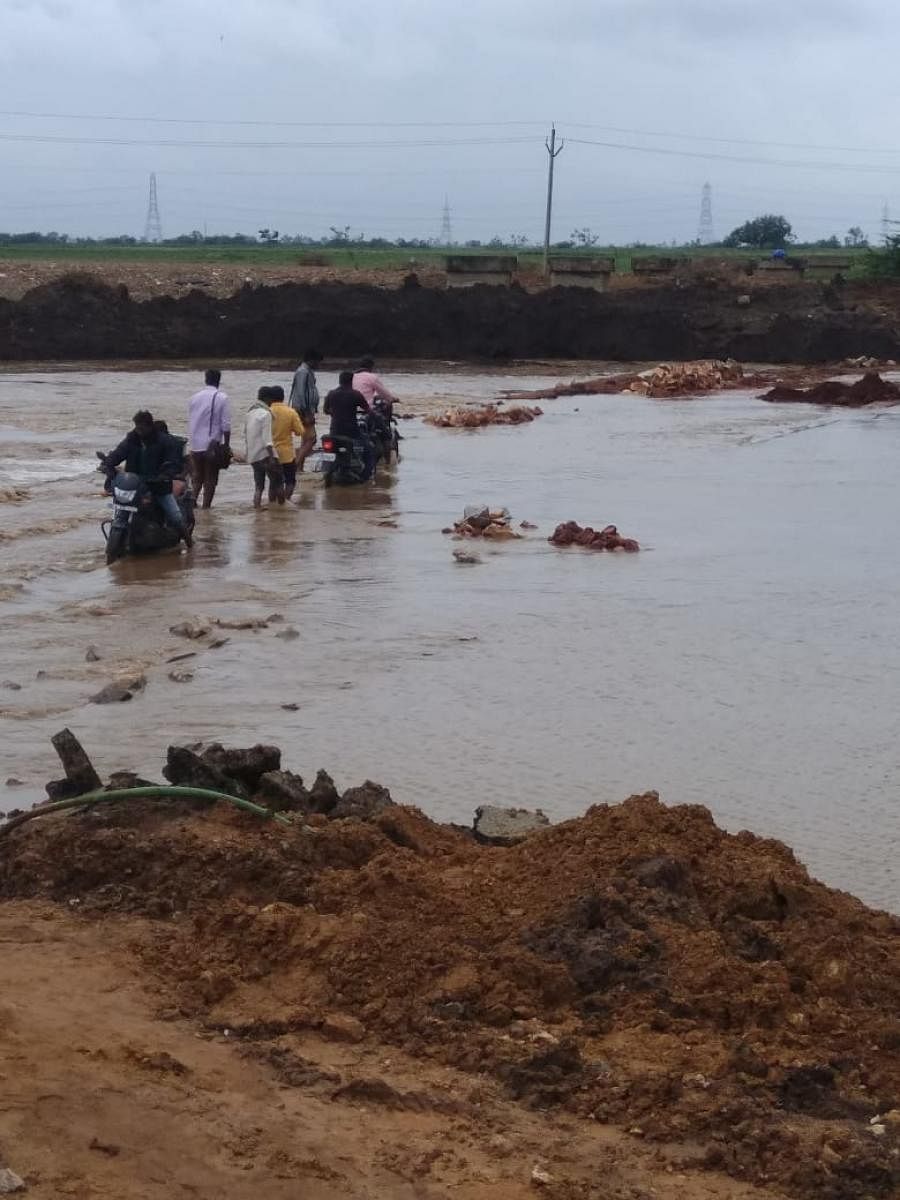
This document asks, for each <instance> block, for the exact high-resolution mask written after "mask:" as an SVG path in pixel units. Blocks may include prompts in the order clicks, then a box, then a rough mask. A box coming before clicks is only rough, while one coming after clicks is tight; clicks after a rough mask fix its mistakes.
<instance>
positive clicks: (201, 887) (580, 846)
mask: <svg viewBox="0 0 900 1200" xmlns="http://www.w3.org/2000/svg"><path fill="white" fill-rule="evenodd" d="M170 757H171V756H170ZM172 762H174V759H172V760H171V761H170V766H169V776H170V778H171V777H172V771H171V768H172ZM276 774H278V779H279V780H281V781H282V784H284V785H285V786H286V785H287V784H290V785H291V787H292V788H293V789H294V791H295V792H296V793H297V796H298V797H299V799H298V800H297V803H298V804H299V808H296V809H295V819H294V821H293V823H291V824H288V825H277V826H276V825H275V823H273V822H260V820H259V818H258V817H248V816H245V815H243V814H239V813H235V812H233V811H232V810H230V809H227V810H221V809H219V808H213V809H207V810H205V811H202V812H191V811H190V810H189V809H187V808H185V807H183V806H182V805H181V803H180V802H179V803H178V804H177V805H174V806H173V805H166V806H160V805H158V804H156V805H150V806H147V805H140V804H132V805H126V806H124V807H123V806H121V805H118V804H107V805H103V806H101V807H100V809H98V810H94V811H93V812H90V813H85V814H82V815H78V816H69V817H62V818H60V817H58V816H50V817H44V818H42V819H41V820H37V821H33V822H31V823H30V824H29V825H28V826H27V828H25V827H23V828H21V829H12V830H10V831H9V834H8V836H7V837H5V838H4V839H3V842H2V844H0V899H2V900H4V901H7V902H9V901H13V902H19V901H21V900H28V901H39V902H47V901H51V902H55V903H59V904H62V905H63V906H64V908H65V909H66V910H68V911H72V910H73V909H74V910H77V911H78V912H79V913H81V914H83V915H84V916H85V917H86V918H88V919H89V920H90V921H92V922H93V921H98V922H107V921H110V920H122V919H126V918H127V919H128V920H129V921H134V920H136V919H139V920H141V921H145V922H148V924H147V925H146V926H144V928H143V932H142V933H141V934H140V935H139V936H137V935H136V937H135V942H134V949H135V951H136V953H137V955H138V958H139V960H140V962H141V963H142V966H143V969H144V971H146V973H147V976H148V978H151V979H153V980H154V981H155V984H154V986H156V987H157V988H159V989H160V990H161V993H162V995H163V996H164V997H165V1005H166V1007H167V1010H168V1011H169V1012H170V1013H171V1014H173V1015H175V1014H177V1015H178V1016H179V1017H180V1018H181V1019H190V1020H195V1021H196V1020H199V1021H201V1022H203V1023H204V1026H205V1027H206V1028H207V1029H218V1030H222V1029H228V1030H229V1031H230V1033H229V1036H230V1037H231V1038H233V1039H234V1040H235V1041H236V1042H237V1043H238V1044H243V1045H245V1046H247V1047H248V1048H251V1049H252V1053H253V1054H254V1055H255V1056H256V1058H257V1059H258V1060H265V1061H267V1062H269V1063H270V1064H271V1065H272V1066H273V1068H274V1069H276V1070H277V1071H281V1072H282V1073H284V1072H285V1071H287V1072H288V1076H286V1077H288V1078H294V1076H296V1079H295V1080H294V1082H295V1083H296V1080H297V1079H300V1078H301V1076H302V1074H303V1073H302V1070H300V1068H301V1067H303V1062H302V1059H301V1060H298V1059H297V1054H298V1049H297V1045H296V1044H295V1041H294V1039H296V1038H298V1037H300V1038H302V1037H303V1036H306V1034H308V1033H309V1031H319V1032H323V1031H324V1032H326V1033H327V1032H328V1031H329V1030H330V1031H331V1033H332V1034H333V1036H335V1037H339V1038H342V1039H344V1040H349V1041H351V1042H354V1043H358V1044H360V1045H363V1044H367V1043H368V1042H369V1041H371V1042H372V1043H373V1044H374V1043H377V1044H380V1045H381V1046H383V1047H385V1048H387V1047H393V1048H395V1049H396V1051H399V1052H400V1053H402V1054H403V1055H404V1056H406V1057H407V1058H408V1059H409V1060H410V1061H413V1060H421V1061H423V1062H427V1063H432V1064H441V1065H442V1066H443V1067H445V1068H447V1069H450V1070H454V1071H457V1072H461V1073H463V1074H465V1075H470V1076H473V1077H479V1078H482V1079H489V1080H491V1081H492V1085H496V1086H499V1087H500V1088H502V1090H503V1093H504V1094H505V1096H506V1097H507V1098H508V1099H509V1100H512V1101H516V1102H519V1103H520V1104H522V1105H524V1106H525V1107H526V1108H537V1109H542V1110H548V1111H550V1112H555V1113H557V1114H567V1115H568V1116H569V1117H570V1118H574V1119H576V1120H578V1119H583V1120H588V1121H591V1122H599V1123H602V1124H604V1125H610V1126H613V1127H618V1128H620V1129H624V1130H625V1131H628V1133H629V1134H630V1136H631V1137H632V1138H635V1139H638V1140H640V1141H642V1142H653V1143H656V1144H658V1145H671V1144H673V1143H677V1144H681V1145H682V1146H683V1147H684V1150H683V1151H682V1154H681V1159H680V1161H681V1162H682V1163H684V1164H685V1165H687V1164H692V1165H693V1166H694V1168H696V1167H702V1168H704V1169H706V1170H711V1171H716V1172H723V1173H725V1174H727V1175H729V1176H731V1178H732V1179H733V1180H734V1181H735V1182H738V1181H740V1182H753V1183H755V1184H757V1185H759V1186H766V1185H770V1184H775V1185H777V1187H778V1188H779V1189H781V1191H782V1193H783V1194H785V1195H788V1196H791V1197H796V1198H802V1200H813V1198H815V1200H822V1198H827V1200H862V1198H863V1197H864V1196H865V1197H877V1198H882V1197H883V1198H884V1200H887V1198H888V1197H892V1196H895V1195H896V1190H897V1188H898V1186H900V1166H898V1161H900V1157H898V1150H900V1058H898V1055H897V1047H898V1045H900V1026H898V1021H897V1012H898V1008H900V954H898V948H900V924H898V921H897V919H896V918H894V917H892V916H890V915H888V914H885V913H878V912H874V911H872V910H870V909H867V908H866V907H865V906H864V905H862V904H861V903H860V902H859V901H857V900H855V899H853V898H852V897H850V896H847V895H845V894H842V893H839V892H835V891H833V890H831V889H829V888H827V887H825V886H824V885H823V884H820V883H817V882H816V881H814V880H812V879H811V878H810V877H809V875H808V874H807V872H806V871H805V869H804V868H803V867H802V866H801V865H800V864H799V863H798V862H797V861H796V859H795V858H794V855H793V854H792V853H791V851H790V850H789V849H788V848H787V847H786V846H784V845H782V844H780V843H777V842H773V841H770V840H764V839H761V838H757V837H754V836H753V835H751V834H749V833H742V834H739V835H737V836H732V835H728V834H726V833H724V832H722V831H721V830H720V829H718V828H717V827H716V825H715V824H714V823H713V820H712V818H711V816H710V814H709V812H708V811H707V810H706V809H703V808H701V807H699V806H682V807H674V808H669V807H666V806H664V805H662V804H661V803H660V802H659V800H658V798H657V797H656V795H655V794H648V795H644V796H638V797H633V798H632V799H631V800H629V801H627V802H626V803H625V804H623V805H619V806H613V807H608V806H605V805H602V806H597V807H594V808H592V809H590V810H589V811H588V813H587V814H586V815H585V816H584V817H582V818H580V819H578V820H573V821H568V822H566V823H564V824H560V825H557V826H553V827H551V828H548V829H546V830H544V831H541V832H537V833H534V834H532V835H531V836H530V837H529V838H528V839H527V840H526V841H524V842H522V843H520V844H518V845H514V846H512V847H505V846H490V845H488V846H485V845H481V844H479V842H477V841H476V840H474V839H473V837H472V836H471V835H470V834H468V833H466V832H465V831H462V830H459V829H456V828H453V827H447V826H440V825H436V824H435V823H433V822H432V821H430V820H428V819H427V818H426V817H425V816H423V815H422V814H421V813H420V812H418V811H417V810H415V809H411V808H402V807H398V806H396V805H393V804H391V802H390V797H389V795H388V794H387V793H386V792H385V791H384V789H381V788H378V787H377V786H375V785H372V784H367V785H365V786H364V787H361V788H356V789H350V791H348V792H346V793H345V794H344V795H343V797H338V795H337V792H336V791H334V789H333V786H332V785H331V781H330V780H328V779H327V778H325V777H324V776H321V777H320V779H319V780H318V781H317V783H316V785H315V787H314V788H313V790H312V791H311V792H309V793H307V792H306V791H305V790H304V789H302V787H301V785H300V781H299V780H296V779H292V778H288V777H287V776H285V777H282V776H281V774H280V773H276ZM242 778H243V776H242ZM266 778H269V777H268V776H267V777H266ZM260 789H262V790H260ZM250 790H251V791H254V794H256V793H257V792H258V793H259V796H260V797H261V798H262V797H264V796H265V795H266V794H268V793H267V792H266V790H265V788H263V787H262V783H260V784H258V785H255V786H254V787H253V788H251V789H250ZM282 790H283V788H282ZM381 1053H382V1056H383V1057H384V1058H386V1059H390V1058H391V1051H390V1050H387V1049H385V1050H384V1051H382V1052H381ZM298 1062H299V1065H298ZM297 1071H300V1074H299V1075H298V1074H297ZM291 1072H293V1075H292V1074H291ZM382 1091H383V1088H382ZM688 1146H691V1147H693V1149H691V1150H688V1149H687V1147H688ZM562 1194H563V1193H560V1195H562ZM564 1194H565V1195H566V1196H567V1197H568V1196H576V1195H577V1196H579V1197H581V1196H582V1195H584V1196H594V1195H600V1194H601V1193H599V1192H593V1191H590V1190H585V1191H583V1192H582V1191H574V1192H569V1191H566V1192H565V1193H564ZM612 1194H616V1195H618V1194H619V1193H612ZM735 1194H736V1193H735Z"/></svg>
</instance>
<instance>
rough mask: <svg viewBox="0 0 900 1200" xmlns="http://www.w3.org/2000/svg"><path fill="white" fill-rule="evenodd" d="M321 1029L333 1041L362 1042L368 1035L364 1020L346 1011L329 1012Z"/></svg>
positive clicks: (323, 1034) (324, 1035)
mask: <svg viewBox="0 0 900 1200" xmlns="http://www.w3.org/2000/svg"><path fill="white" fill-rule="evenodd" d="M319 1031H320V1032H321V1034H322V1036H323V1037H326V1038H328V1039H329V1040H330V1041H332V1042H361V1041H362V1040H363V1039H364V1038H365V1036H366V1027H365V1025H363V1023H362V1021H358V1020H357V1019H356V1017H350V1016H347V1015H346V1014H344V1013H329V1014H328V1016H327V1017H325V1019H324V1020H323V1021H322V1024H321V1025H320V1026H319Z"/></svg>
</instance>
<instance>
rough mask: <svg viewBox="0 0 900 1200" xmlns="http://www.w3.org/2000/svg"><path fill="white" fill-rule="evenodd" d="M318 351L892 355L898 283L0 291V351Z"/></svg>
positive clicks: (488, 355)
mask: <svg viewBox="0 0 900 1200" xmlns="http://www.w3.org/2000/svg"><path fill="white" fill-rule="evenodd" d="M311 344H316V345H318V346H320V347H321V348H322V349H323V351H324V353H325V354H326V356H327V357H328V358H329V359H348V358H351V357H353V356H357V355H359V354H362V353H372V354H377V355H379V356H381V357H383V358H419V359H421V358H431V359H442V358H443V359H447V358H451V359H460V360H468V361H505V360H509V359H523V358H551V359H552V358H560V359H563V358H565V359H573V358H585V359H610V360H621V361H635V360H649V359H654V360H658V359H690V358H736V359H738V360H740V361H744V362H794V363H822V362H833V361H838V360H841V359H843V358H847V357H852V356H859V355H871V356H873V357H876V358H880V359H889V358H900V289H893V288H885V287H883V286H882V287H878V288H875V287H872V286H864V285H853V286H846V287H837V286H833V285H829V286H821V287H820V286H817V285H812V284H803V285H798V286H796V287H788V286H785V287H779V288H772V287H769V288H759V289H758V290H757V291H755V292H753V293H751V294H749V301H748V293H746V292H741V291H740V289H739V288H734V287H730V286H725V285H722V286H701V285H695V286H684V287H679V286H672V287H658V288H644V289H634V290H623V291H615V292H610V293H608V294H598V293H594V292H591V291H585V290H581V289H565V288H554V289H549V290H546V291H539V292H528V291H525V290H524V289H521V288H518V287H512V288H490V287H476V288H471V289H440V288H434V287H422V286H420V285H419V283H418V281H417V280H415V279H414V278H413V277H410V278H408V279H407V281H406V282H405V284H404V285H403V286H402V287H399V288H393V289H391V288H382V287H375V286H370V285H359V284H351V283H340V282H325V283H319V284H308V283H307V284H303V283H296V284H292V283H286V284H281V285H279V286H276V287H268V286H259V287H257V286H251V285H248V286H246V287H244V288H241V289H240V290H239V291H237V292H236V293H234V294H233V295H231V296H229V297H217V296H214V295H211V294H209V293H207V292H204V291H201V290H194V291H191V292H189V293H188V294H186V295H183V296H180V297H178V298H174V297H169V296H162V297H160V296H156V297H152V298H150V299H146V300H135V299H133V298H132V296H131V295H130V293H129V291H128V287H127V285H126V284H124V283H123V284H120V285H118V286H114V285H110V284H108V283H104V282H102V281H100V280H98V279H96V278H94V277H92V276H90V275H87V274H83V273H77V274H70V275H67V276H62V277H61V278H59V279H58V280H55V281H53V282H51V283H46V284H42V285H41V286H39V287H36V288H33V289H32V290H31V291H29V292H27V293H26V294H25V295H24V296H22V297H21V298H20V299H17V300H10V299H0V360H5V361H7V362H23V361H37V360H40V361H54V360H56V361H73V360H101V361H102V360H104V359H116V360H127V359H160V360H167V359H169V360H176V359H181V360H183V359H188V358H203V359H208V360H210V361H223V360H228V359H232V358H269V359H278V360H285V361H293V360H294V359H296V357H297V355H298V354H299V353H301V352H302V349H303V347H304V346H306V345H311Z"/></svg>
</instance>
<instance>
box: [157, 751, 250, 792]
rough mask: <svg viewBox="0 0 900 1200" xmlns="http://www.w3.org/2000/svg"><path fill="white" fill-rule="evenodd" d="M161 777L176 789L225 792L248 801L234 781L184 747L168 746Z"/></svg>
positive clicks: (242, 790)
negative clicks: (193, 788)
mask: <svg viewBox="0 0 900 1200" xmlns="http://www.w3.org/2000/svg"><path fill="white" fill-rule="evenodd" d="M163 775H165V777H166V779H168V781H169V783H172V784H175V786H176V787H197V788H207V789H209V790H211V791H214V792H225V793H226V795H228V796H241V797H242V798H243V799H245V800H246V799H249V797H248V795H247V791H246V789H245V788H243V787H242V786H241V785H240V784H239V783H238V782H237V780H235V779H230V778H229V777H228V776H227V775H225V774H224V772H222V771H220V770H219V769H218V768H217V767H215V766H213V765H212V764H211V763H208V762H205V761H204V760H203V759H202V758H201V757H200V755H199V754H195V753H194V751H193V750H188V748H187V747H186V746H170V747H169V749H168V751H167V753H166V765H165V766H164V767H163Z"/></svg>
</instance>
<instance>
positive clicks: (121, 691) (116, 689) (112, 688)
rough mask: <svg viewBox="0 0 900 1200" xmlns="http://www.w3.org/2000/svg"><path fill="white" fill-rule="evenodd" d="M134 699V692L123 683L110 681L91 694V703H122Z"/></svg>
mask: <svg viewBox="0 0 900 1200" xmlns="http://www.w3.org/2000/svg"><path fill="white" fill-rule="evenodd" d="M131 699H133V693H132V692H130V691H129V689H128V688H127V687H124V686H123V685H122V684H121V683H108V684H107V685H106V687H105V688H101V690H100V691H99V692H97V693H95V695H93V696H91V704H120V703H122V702H123V701H124V700H131Z"/></svg>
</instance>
